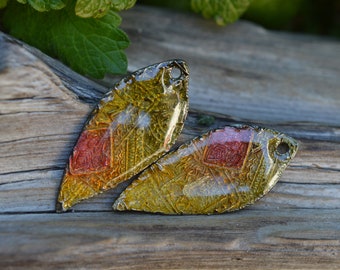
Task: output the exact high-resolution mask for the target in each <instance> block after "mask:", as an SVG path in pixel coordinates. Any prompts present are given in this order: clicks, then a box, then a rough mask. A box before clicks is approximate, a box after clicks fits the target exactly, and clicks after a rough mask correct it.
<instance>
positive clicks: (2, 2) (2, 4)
mask: <svg viewBox="0 0 340 270" xmlns="http://www.w3.org/2000/svg"><path fill="white" fill-rule="evenodd" d="M7 2H8V0H0V8H4V7H5V6H7Z"/></svg>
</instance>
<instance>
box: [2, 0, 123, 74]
mask: <svg viewBox="0 0 340 270" xmlns="http://www.w3.org/2000/svg"><path fill="white" fill-rule="evenodd" d="M4 11H5V14H4V20H3V23H4V25H5V27H6V28H7V29H9V32H10V34H12V35H13V36H16V37H18V38H20V39H22V40H24V41H26V42H27V43H29V44H31V45H33V46H35V47H37V48H39V49H40V50H42V51H44V52H45V53H47V54H49V55H51V56H53V57H57V58H59V59H60V60H62V61H63V62H64V63H65V64H67V65H69V66H70V67H71V68H73V69H74V70H75V71H77V72H79V73H82V74H85V75H90V76H92V77H95V78H102V77H104V75H105V74H106V73H113V74H123V73H125V72H126V69H127V59H126V56H125V54H124V51H123V50H124V49H125V48H127V46H128V45H129V39H128V37H127V35H126V34H125V33H124V32H123V31H122V30H120V29H119V28H118V26H119V24H120V22H121V19H120V17H119V15H118V14H116V13H115V12H113V11H109V12H108V14H107V15H106V16H105V17H103V18H101V19H93V18H90V19H83V18H79V17H77V16H76V15H75V14H74V5H69V6H67V7H66V8H64V9H62V10H60V11H50V12H44V13H41V12H37V11H35V10H33V9H32V8H30V7H29V6H28V5H20V4H17V3H16V2H15V1H10V2H9V3H8V7H7V8H6V9H5V10H4Z"/></svg>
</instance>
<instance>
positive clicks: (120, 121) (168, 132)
mask: <svg viewBox="0 0 340 270" xmlns="http://www.w3.org/2000/svg"><path fill="white" fill-rule="evenodd" d="M187 89H188V68H187V66H186V64H185V62H184V61H181V60H172V61H167V62H163V63H160V64H156V65H152V66H149V67H146V68H144V69H141V70H138V71H136V72H134V73H132V74H131V75H130V76H127V77H126V78H125V79H123V80H121V81H120V82H119V83H118V84H116V86H115V87H114V88H113V90H112V91H110V92H109V93H108V94H107V95H106V96H105V97H104V98H103V99H102V100H101V101H100V102H99V105H98V106H97V108H96V109H95V110H94V111H93V113H92V115H91V116H90V118H89V120H88V122H87V123H86V125H85V127H84V130H83V131H82V133H81V135H80V137H79V139H78V142H77V144H76V146H75V147H74V149H73V152H72V154H71V156H70V158H69V163H68V166H67V168H66V170H65V174H64V179H63V182H62V185H61V188H60V192H59V197H58V201H57V211H65V210H66V209H68V208H70V207H71V206H72V205H74V204H76V203H77V202H79V201H80V200H84V199H87V198H90V197H92V196H94V195H96V194H98V193H101V192H103V191H105V190H108V189H110V188H114V187H115V186H117V185H118V184H119V183H121V182H122V181H124V180H127V179H129V178H130V177H132V176H133V175H135V174H137V173H138V172H140V171H141V170H143V169H145V168H146V167H147V166H149V165H150V164H151V163H153V162H155V161H156V160H157V159H158V158H159V157H160V156H161V155H162V154H164V152H166V151H168V150H169V149H170V147H171V146H172V145H173V143H174V141H175V140H176V138H177V136H178V135H179V133H180V132H181V130H182V127H183V122H184V120H185V117H186V114H187V110H188V96H187Z"/></svg>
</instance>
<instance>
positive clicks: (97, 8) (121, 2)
mask: <svg viewBox="0 0 340 270" xmlns="http://www.w3.org/2000/svg"><path fill="white" fill-rule="evenodd" d="M135 3H136V0H78V1H77V4H76V14H77V15H78V16H79V17H82V18H90V17H93V18H100V17H103V16H104V15H106V13H107V12H108V11H109V10H110V8H112V9H113V10H115V11H121V10H124V9H129V8H131V7H133V6H134V4H135Z"/></svg>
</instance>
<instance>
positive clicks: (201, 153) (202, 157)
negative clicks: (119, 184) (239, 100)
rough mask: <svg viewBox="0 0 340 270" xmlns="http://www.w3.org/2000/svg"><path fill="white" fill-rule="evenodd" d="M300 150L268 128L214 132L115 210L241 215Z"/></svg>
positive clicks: (162, 166) (146, 178)
mask: <svg viewBox="0 0 340 270" xmlns="http://www.w3.org/2000/svg"><path fill="white" fill-rule="evenodd" d="M297 148H298V144H297V142H296V141H295V140H294V139H292V138H290V137H288V136H286V135H284V134H281V133H279V132H277V131H274V130H270V129H266V128H259V127H251V126H242V125H235V126H227V127H225V128H224V129H218V130H215V131H210V132H208V133H206V134H205V135H203V136H202V137H198V138H196V139H194V140H192V141H191V142H190V143H188V144H185V145H182V146H181V147H179V148H178V149H177V150H176V151H174V152H172V153H169V154H167V155H165V156H163V157H162V158H161V159H159V160H158V161H157V162H156V163H155V164H153V165H151V166H150V167H149V168H147V169H146V170H145V171H144V172H143V173H141V175H140V176H139V177H138V179H137V180H135V181H134V182H132V184H131V185H130V186H128V187H127V188H126V190H125V191H123V193H122V194H121V195H120V196H119V198H118V199H117V200H116V202H115V203H114V205H113V209H114V210H119V211H124V210H134V211H145V212H153V213H163V214H213V213H223V212H230V211H235V210H238V209H242V208H244V207H245V206H247V205H249V204H252V203H254V202H255V201H256V200H257V199H259V198H261V197H262V196H263V195H265V194H266V193H267V192H269V190H270V189H271V188H272V187H273V186H274V185H275V184H276V182H277V181H278V178H279V177H280V175H281V174H282V172H283V171H284V170H285V168H286V167H287V165H288V163H289V161H290V160H291V159H292V158H293V157H294V156H295V154H296V152H297Z"/></svg>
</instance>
